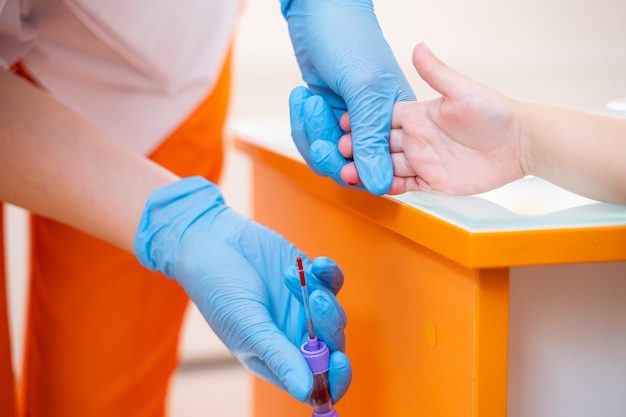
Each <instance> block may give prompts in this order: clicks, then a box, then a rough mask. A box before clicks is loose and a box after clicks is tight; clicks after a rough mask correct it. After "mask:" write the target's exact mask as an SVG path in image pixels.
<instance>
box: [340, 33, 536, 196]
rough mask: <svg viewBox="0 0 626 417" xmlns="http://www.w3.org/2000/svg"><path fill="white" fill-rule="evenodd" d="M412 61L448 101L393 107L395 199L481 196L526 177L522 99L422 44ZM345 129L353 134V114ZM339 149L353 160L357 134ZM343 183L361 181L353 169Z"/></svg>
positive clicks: (346, 169) (343, 141) (343, 174)
mask: <svg viewBox="0 0 626 417" xmlns="http://www.w3.org/2000/svg"><path fill="white" fill-rule="evenodd" d="M413 64H414V65H415V68H416V70H417V72H418V73H419V75H420V77H421V78H422V79H423V80H424V81H426V82H427V83H428V84H429V85H430V86H431V87H432V88H433V89H435V90H436V91H437V92H439V93H441V94H442V96H441V97H439V98H436V99H433V100H428V101H414V102H397V103H396V104H395V105H394V110H393V115H392V122H391V134H390V137H389V142H390V143H389V146H390V151H391V159H392V162H393V168H394V178H393V183H392V187H391V189H390V191H389V194H400V193H403V192H405V191H429V192H438V193H444V194H456V195H466V194H476V193H480V192H484V191H487V190H491V189H494V188H497V187H499V186H501V185H504V184H506V183H508V182H510V181H513V180H515V179H518V178H521V177H522V176H524V175H525V171H526V169H525V167H524V166H523V162H524V161H522V158H521V155H523V152H522V149H521V146H522V141H521V138H522V136H523V132H522V127H521V126H522V125H521V122H520V121H519V119H520V117H519V115H518V112H519V110H518V108H517V107H516V105H515V102H514V101H513V100H510V99H508V98H507V97H505V96H503V95H502V94H500V93H498V92H497V91H495V90H492V89H490V88H488V87H486V86H484V85H482V84H479V83H477V82H474V81H472V80H469V79H468V78H466V77H464V76H463V75H461V74H459V73H458V72H456V71H454V70H453V69H451V68H449V67H447V66H446V65H445V64H443V63H442V62H441V61H439V59H437V58H436V57H435V56H434V55H433V54H432V53H431V52H430V50H429V49H428V48H427V47H426V46H425V45H424V44H418V45H417V46H416V47H415V49H414V51H413ZM341 127H342V129H343V130H345V131H350V121H349V118H348V115H347V114H344V116H343V117H342V119H341ZM339 151H340V152H341V154H342V155H343V156H344V157H346V158H350V157H351V153H352V144H351V137H350V134H347V135H344V136H343V137H342V139H341V140H340V142H339ZM341 178H342V179H343V180H344V181H345V182H346V183H348V184H358V183H360V180H359V176H358V172H357V170H356V167H355V165H354V164H350V165H347V166H345V167H344V168H343V169H342V171H341Z"/></svg>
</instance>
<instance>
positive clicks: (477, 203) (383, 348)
mask: <svg viewBox="0 0 626 417" xmlns="http://www.w3.org/2000/svg"><path fill="white" fill-rule="evenodd" d="M234 132H235V139H236V140H235V143H236V146H237V147H238V149H239V150H241V151H243V152H245V153H246V154H248V155H249V156H250V157H251V158H252V161H253V211H254V216H253V217H254V218H255V219H256V220H257V221H259V222H260V223H263V224H265V225H267V226H269V227H271V228H273V229H274V230H276V231H278V232H280V233H281V234H283V235H284V236H285V237H286V238H287V239H289V240H291V241H293V242H294V243H295V244H297V245H298V246H299V247H300V248H301V249H303V250H304V251H305V252H306V253H307V254H309V255H310V256H312V257H314V256H319V255H325V256H329V257H331V258H333V259H334V260H336V261H337V262H338V263H339V264H340V265H341V267H342V268H343V270H344V273H345V276H346V282H345V285H344V288H343V290H342V292H341V293H340V294H339V300H340V302H341V303H342V305H343V306H344V307H345V309H346V311H347V313H348V319H349V322H348V326H347V328H346V333H347V338H348V345H347V354H348V355H349V357H350V359H351V361H352V364H353V369H354V378H353V383H352V385H351V388H350V390H349V392H348V394H347V395H346V397H345V398H344V399H343V400H342V401H341V402H340V403H339V404H337V406H336V408H337V410H338V412H339V414H340V415H341V416H342V417H347V416H377V415H378V416H479V417H486V416H498V417H501V416H505V415H507V361H508V319H509V277H510V271H511V268H512V267H516V266H528V265H547V264H559V263H581V262H606V261H616V260H625V259H626V244H625V243H626V211H625V210H623V208H621V207H619V206H618V207H615V206H609V205H606V207H604V208H605V209H606V210H608V212H610V213H611V215H609V216H608V218H609V221H608V223H610V224H606V225H605V224H602V220H600V221H599V223H598V219H599V218H601V217H602V216H600V217H596V218H595V219H592V220H591V225H590V226H584V222H583V225H582V226H581V225H580V223H581V222H580V215H579V216H578V217H576V213H575V210H574V220H573V221H574V222H577V223H576V227H568V226H567V215H565V217H566V220H564V222H565V225H564V226H563V225H558V223H559V221H556V223H557V226H556V227H555V226H554V225H547V226H546V224H540V225H539V227H535V226H534V225H533V223H532V222H533V220H532V218H530V217H529V218H526V217H524V218H521V220H520V217H519V216H517V219H514V220H513V221H512V222H513V226H511V225H510V224H508V223H507V221H509V220H507V218H506V214H507V213H508V214H510V212H509V211H507V210H503V209H502V210H501V213H504V214H503V219H504V220H502V221H500V224H498V225H497V227H496V228H491V229H490V228H489V227H483V226H484V224H488V223H489V221H486V222H485V221H484V220H485V216H480V215H479V216H478V217H477V218H473V217H472V213H474V212H476V211H481V210H483V209H485V210H487V211H488V210H489V207H487V205H485V204H483V201H482V200H480V199H476V198H473V197H468V199H467V201H466V203H465V204H464V205H463V207H465V210H466V212H465V213H463V212H461V213H460V214H459V212H455V211H454V209H450V207H448V206H447V205H446V204H447V203H448V202H450V201H452V200H444V201H443V203H442V202H441V201H439V200H438V197H436V196H430V197H429V196H420V195H416V196H411V195H408V196H403V197H401V199H400V200H397V199H393V198H389V197H376V196H372V195H369V194H367V193H365V192H362V191H357V190H351V189H346V188H342V187H339V186H337V185H335V184H334V183H333V182H332V181H331V180H329V179H327V178H322V177H318V176H317V175H315V174H314V173H313V172H312V171H311V170H309V168H308V167H306V165H305V164H304V163H303V162H302V161H300V160H299V158H298V156H297V153H296V152H295V150H294V149H293V147H292V146H291V144H290V141H289V138H288V132H284V128H283V131H282V132H281V133H280V134H272V133H271V132H272V130H271V129H268V128H265V129H264V127H263V126H259V125H256V126H255V125H245V124H243V125H242V124H240V125H238V126H236V127H235V128H234ZM412 198H416V199H418V201H417V202H412V201H411V199H412ZM454 201H459V200H458V199H457V200H454ZM489 204H491V203H489ZM603 206H604V205H603ZM490 207H492V208H493V204H491V206H490ZM450 213H451V214H450ZM468 213H469V214H468ZM496 213H499V212H498V209H497V210H496ZM611 216H612V217H611ZM514 217H515V216H514ZM548 217H549V216H548ZM561 217H562V216H561ZM561 217H557V219H558V218H561ZM604 218H607V217H606V216H604ZM528 219H530V220H528ZM487 220H489V219H487ZM544 221H546V220H544ZM548 221H550V220H549V219H548ZM515 222H517V223H515ZM524 222H526V223H524ZM561 222H563V220H561ZM483 223H484V224H483ZM492 223H493V222H492ZM495 223H498V222H495ZM509 223H510V221H509ZM611 223H614V224H611ZM468 225H469V226H468ZM310 412H311V409H310V407H309V406H307V405H304V404H300V403H298V402H297V401H295V400H294V399H293V398H291V397H289V396H288V395H286V394H285V393H283V392H282V391H280V390H279V389H277V388H275V387H273V386H271V385H269V384H267V383H265V382H263V381H260V380H255V382H254V415H255V416H256V417H265V416H268V417H269V416H272V417H281V416H285V417H286V416H289V417H293V416H308V415H310Z"/></svg>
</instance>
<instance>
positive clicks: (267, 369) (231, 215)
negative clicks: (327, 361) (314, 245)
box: [135, 177, 352, 401]
mask: <svg viewBox="0 0 626 417" xmlns="http://www.w3.org/2000/svg"><path fill="white" fill-rule="evenodd" d="M135 253H136V255H137V257H138V259H139V260H140V262H141V263H142V264H143V265H144V266H146V267H148V268H150V269H152V270H156V271H161V272H163V273H164V274H165V275H167V276H168V277H170V278H172V279H175V280H176V281H178V283H179V284H180V285H181V286H182V287H183V288H184V289H185V291H186V292H187V294H188V295H189V296H190V297H191V299H192V300H193V302H194V303H195V304H196V305H197V306H198V308H199V309H200V311H201V312H202V314H203V315H204V317H205V319H206V320H207V322H208V323H209V325H210V326H211V327H212V328H213V330H214V331H215V333H216V334H217V335H218V336H219V337H220V339H221V340H222V341H223V342H224V343H225V344H226V346H227V347H228V348H229V349H230V350H231V351H232V352H233V354H234V355H235V357H237V358H238V359H239V361H240V362H241V363H243V365H244V366H245V367H246V368H247V369H249V370H250V371H252V372H253V373H255V374H256V375H259V376H260V377H262V378H264V379H266V380H268V381H270V382H272V383H273V384H275V385H277V386H279V387H281V388H283V389H284V390H286V391H287V392H289V393H290V394H291V395H292V396H294V397H295V398H297V399H298V400H300V401H307V400H310V392H311V389H312V384H313V378H312V375H311V371H310V369H309V366H308V364H307V363H306V361H305V360H304V358H303V357H302V355H301V353H300V350H299V347H300V345H301V344H302V343H304V341H305V340H306V339H307V329H306V319H305V316H304V311H303V309H302V306H301V304H300V301H301V294H300V292H301V291H300V288H299V278H298V276H297V271H296V272H294V270H293V269H294V268H295V265H296V258H297V257H298V256H301V257H302V259H303V261H304V262H305V265H306V267H305V273H306V275H307V283H309V284H310V285H311V290H312V292H310V297H309V302H310V306H311V310H312V312H311V313H312V316H313V320H314V325H315V327H316V333H317V334H318V335H319V337H320V338H321V339H322V340H324V341H325V342H326V343H327V344H328V345H329V348H330V349H331V351H332V355H331V368H330V371H329V384H330V385H331V387H332V390H333V393H334V400H335V401H337V400H339V399H340V398H341V397H342V396H343V394H344V393H345V392H346V390H347V389H348V386H349V384H350V380H351V372H352V369H351V366H350V362H349V361H348V358H347V357H346V356H345V354H344V353H343V351H344V350H345V336H344V332H343V328H344V326H345V324H346V317H345V313H344V311H343V310H342V308H341V307H340V306H339V304H338V302H337V300H336V298H335V295H334V294H335V293H336V292H337V291H339V289H340V288H341V285H342V284H343V273H342V272H341V269H340V268H339V267H338V266H337V265H336V264H335V263H334V262H333V261H332V260H330V259H328V258H317V259H316V260H315V261H314V262H312V263H311V262H310V261H309V260H308V259H307V258H306V257H305V255H304V254H303V253H302V252H301V251H299V250H298V249H297V248H296V247H294V246H293V245H292V244H291V243H289V242H288V241H287V240H285V239H284V238H283V237H281V236H280V235H278V234H277V233H275V232H273V231H271V230H269V229H267V228H266V227H263V226H261V225H259V224H258V223H255V222H254V221H252V220H250V219H248V218H245V217H243V216H241V215H240V214H238V213H236V212H235V211H234V210H232V209H231V208H230V207H228V206H227V205H226V204H225V203H224V200H223V198H222V195H221V194H220V192H219V190H218V189H217V187H216V186H215V185H214V184H212V183H210V182H209V181H207V180H205V179H203V178H200V177H192V178H187V179H183V180H179V181H177V182H175V183H173V184H171V185H168V186H166V187H163V188H161V189H159V190H157V191H156V192H155V193H154V194H153V195H152V196H151V197H150V198H149V199H148V201H147V203H146V207H145V210H144V213H143V215H142V218H141V221H140V224H139V227H138V230H137V234H136V236H135ZM292 292H293V293H292Z"/></svg>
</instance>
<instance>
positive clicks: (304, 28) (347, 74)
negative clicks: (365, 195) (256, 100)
mask: <svg viewBox="0 0 626 417" xmlns="http://www.w3.org/2000/svg"><path fill="white" fill-rule="evenodd" d="M281 6H282V11H283V14H284V16H285V17H286V19H287V23H288V27H289V34H290V36H291V41H292V43H293V46H294V50H295V53H296V58H297V60H298V64H299V66H300V69H301V71H302V75H303V78H304V81H305V82H306V83H307V85H308V87H309V89H310V90H311V92H312V94H314V95H320V96H322V98H323V99H324V101H325V102H326V103H328V105H329V106H330V107H331V108H332V110H333V111H332V112H329V113H327V112H323V113H322V114H318V115H317V116H316V117H317V118H319V120H316V121H312V122H311V123H312V124H316V125H318V126H320V125H323V126H332V125H336V124H337V120H338V119H339V117H340V116H341V115H342V114H343V113H344V112H345V111H346V110H347V111H349V112H350V118H351V121H352V138H353V147H354V153H353V159H354V163H355V164H356V169H357V170H358V173H359V177H360V180H361V181H362V183H363V185H364V187H365V188H366V189H367V190H369V191H370V192H372V193H374V194H384V193H386V192H387V191H388V190H389V188H390V186H391V182H392V178H393V169H392V164H391V157H390V155H389V144H388V138H389V129H390V123H391V112H392V107H393V104H394V103H395V102H396V101H400V100H413V99H414V95H413V92H412V91H411V88H410V86H409V84H408V83H407V81H406V79H405V77H404V75H403V74H402V71H401V70H400V67H399V65H398V63H397V62H396V59H395V57H394V56H393V53H392V51H391V48H390V47H389V45H388V44H387V42H386V41H385V39H384V37H383V34H382V31H381V29H380V27H379V25H378V21H377V19H376V16H375V14H374V8H373V5H372V1H371V0H291V1H289V0H282V1H281ZM299 94H300V95H301V97H302V96H304V95H305V93H299ZM292 118H293V112H292ZM293 123H294V121H293V120H292V124H293ZM296 123H299V121H296ZM301 133H302V131H300V133H297V134H298V135H299V136H298V137H296V134H294V140H295V141H296V144H297V145H298V149H299V150H300V152H301V153H302V155H303V157H304V158H305V159H306V160H307V163H308V164H309V165H310V166H312V167H313V168H314V169H315V171H316V172H318V173H321V174H325V175H329V176H331V177H332V178H333V179H334V180H335V181H337V182H339V183H340V184H342V185H346V184H345V181H344V180H342V179H341V178H342V174H341V170H342V168H343V167H344V166H345V165H346V163H347V162H349V161H346V160H344V159H343V158H341V157H340V155H339V154H338V151H337V146H336V145H337V142H338V141H339V137H340V135H341V134H340V133H338V132H324V133H325V134H328V136H323V137H322V136H313V137H311V136H306V135H302V134H301ZM316 140H323V141H326V142H325V143H320V144H317V145H316V147H317V148H316V149H313V148H312V145H313V144H314V143H315V141H316ZM308 148H312V149H310V150H309V149H308ZM318 157H319V158H321V159H322V160H323V161H322V162H323V163H320V160H319V159H313V158H318Z"/></svg>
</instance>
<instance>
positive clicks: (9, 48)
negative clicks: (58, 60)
mask: <svg viewBox="0 0 626 417" xmlns="http://www.w3.org/2000/svg"><path fill="white" fill-rule="evenodd" d="M27 18H28V10H27V9H26V8H25V7H24V6H23V5H22V2H21V1H20V0H0V67H2V68H8V67H10V66H11V65H13V64H14V63H15V62H17V61H19V60H20V58H22V57H23V56H24V54H26V52H27V51H28V49H29V48H30V46H31V45H32V43H33V40H34V38H35V31H34V30H33V29H32V28H31V27H30V26H29V24H28V20H27Z"/></svg>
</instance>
